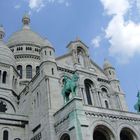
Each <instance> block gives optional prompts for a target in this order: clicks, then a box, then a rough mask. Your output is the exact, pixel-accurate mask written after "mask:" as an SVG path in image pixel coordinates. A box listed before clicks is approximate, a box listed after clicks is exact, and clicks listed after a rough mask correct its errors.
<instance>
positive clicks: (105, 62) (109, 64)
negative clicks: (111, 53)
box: [103, 58, 112, 69]
mask: <svg viewBox="0 0 140 140" xmlns="http://www.w3.org/2000/svg"><path fill="white" fill-rule="evenodd" d="M103 67H104V69H106V68H109V67H112V65H111V63H110V62H109V61H108V59H107V58H105V59H104V66H103Z"/></svg>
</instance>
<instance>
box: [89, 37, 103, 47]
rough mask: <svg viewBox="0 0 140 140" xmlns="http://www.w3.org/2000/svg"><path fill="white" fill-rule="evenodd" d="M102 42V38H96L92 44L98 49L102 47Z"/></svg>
mask: <svg viewBox="0 0 140 140" xmlns="http://www.w3.org/2000/svg"><path fill="white" fill-rule="evenodd" d="M100 42H101V37H100V36H96V37H95V38H93V40H92V41H91V44H92V45H94V47H95V48H98V47H99V46H100Z"/></svg>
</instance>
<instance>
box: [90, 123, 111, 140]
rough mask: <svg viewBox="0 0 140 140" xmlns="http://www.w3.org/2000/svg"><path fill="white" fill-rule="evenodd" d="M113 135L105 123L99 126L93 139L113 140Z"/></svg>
mask: <svg viewBox="0 0 140 140" xmlns="http://www.w3.org/2000/svg"><path fill="white" fill-rule="evenodd" d="M112 137H113V134H112V132H111V131H110V130H109V129H108V128H107V127H106V126H104V125H99V126H97V127H96V128H95V130H94V133H93V140H111V139H112Z"/></svg>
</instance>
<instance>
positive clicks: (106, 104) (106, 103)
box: [105, 100, 109, 108]
mask: <svg viewBox="0 0 140 140" xmlns="http://www.w3.org/2000/svg"><path fill="white" fill-rule="evenodd" d="M105 107H106V108H109V105H108V101H106V100H105Z"/></svg>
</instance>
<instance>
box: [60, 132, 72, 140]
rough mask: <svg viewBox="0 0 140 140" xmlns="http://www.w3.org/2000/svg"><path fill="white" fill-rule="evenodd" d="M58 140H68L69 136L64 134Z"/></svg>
mask: <svg viewBox="0 0 140 140" xmlns="http://www.w3.org/2000/svg"><path fill="white" fill-rule="evenodd" d="M60 140H70V136H69V135H68V134H66V133H65V134H63V135H62V136H61V138H60Z"/></svg>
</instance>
